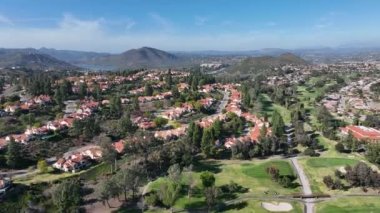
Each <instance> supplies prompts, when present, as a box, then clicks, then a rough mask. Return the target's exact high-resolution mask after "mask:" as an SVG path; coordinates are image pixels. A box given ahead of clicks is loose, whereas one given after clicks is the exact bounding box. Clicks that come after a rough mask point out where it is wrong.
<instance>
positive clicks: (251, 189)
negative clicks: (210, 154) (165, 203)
mask: <svg viewBox="0 0 380 213" xmlns="http://www.w3.org/2000/svg"><path fill="white" fill-rule="evenodd" d="M269 166H276V167H277V168H278V169H279V170H280V174H281V175H294V172H293V170H292V167H291V165H290V164H289V162H288V161H287V160H255V161H238V160H217V161H215V160H214V161H211V160H209V161H206V162H203V163H200V164H197V165H195V168H194V172H192V177H193V179H194V180H195V183H196V189H195V191H196V192H195V193H194V196H192V197H191V198H190V199H189V198H188V197H187V192H186V191H184V192H182V194H181V196H180V198H179V199H178V200H177V201H176V203H175V206H174V207H175V208H176V209H194V208H199V207H202V206H205V205H206V203H205V199H204V196H203V193H202V185H201V181H200V178H199V176H200V173H201V172H202V171H212V172H213V173H214V174H215V178H216V182H215V185H216V186H222V185H225V184H229V183H231V182H232V181H233V182H235V183H237V184H239V185H240V186H242V187H245V188H247V189H248V191H247V192H246V193H243V194H238V196H239V197H240V196H248V197H249V196H251V195H254V196H257V195H263V196H264V195H268V194H269V195H275V194H276V195H277V194H281V195H286V194H293V193H297V192H300V187H299V186H297V185H296V186H295V188H284V187H282V186H281V185H279V184H278V183H276V182H274V181H273V180H272V179H271V178H270V176H269V175H268V174H267V173H266V168H267V167H269ZM189 176H190V174H189V173H184V175H183V177H182V183H183V184H184V185H186V182H187V180H188V178H189ZM163 181H165V178H158V179H157V180H155V181H153V182H151V183H150V184H149V187H148V188H149V190H148V191H150V190H159V188H160V185H161V184H162V182H163ZM295 182H296V181H295ZM245 208H246V207H245ZM245 208H243V209H241V210H242V211H241V212H249V209H246V210H244V209H245ZM247 208H248V207H247ZM260 208H261V207H260ZM243 210H244V211H243ZM231 211H232V210H231Z"/></svg>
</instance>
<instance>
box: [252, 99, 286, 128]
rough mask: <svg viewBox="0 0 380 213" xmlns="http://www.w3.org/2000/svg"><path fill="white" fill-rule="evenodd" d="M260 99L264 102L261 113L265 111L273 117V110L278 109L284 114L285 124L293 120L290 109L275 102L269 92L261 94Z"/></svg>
mask: <svg viewBox="0 0 380 213" xmlns="http://www.w3.org/2000/svg"><path fill="white" fill-rule="evenodd" d="M259 101H260V102H261V104H262V108H261V112H260V114H264V113H265V114H266V115H268V116H269V118H271V116H272V114H273V112H274V111H277V112H278V113H280V115H281V116H282V119H284V122H285V124H287V123H290V122H291V115H290V111H289V110H288V109H286V108H285V107H283V106H281V105H278V104H275V103H273V102H272V100H271V98H270V97H269V96H268V95H267V94H260V97H259Z"/></svg>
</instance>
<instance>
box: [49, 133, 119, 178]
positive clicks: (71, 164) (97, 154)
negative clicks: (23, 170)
mask: <svg viewBox="0 0 380 213" xmlns="http://www.w3.org/2000/svg"><path fill="white" fill-rule="evenodd" d="M112 146H113V148H114V149H115V151H116V152H117V153H119V154H122V153H123V152H124V149H125V141H123V140H119V141H117V142H115V143H113V144H112ZM102 156H103V155H102V150H101V148H100V147H99V146H93V147H90V148H86V149H84V150H80V149H79V150H78V151H75V152H73V154H70V155H68V156H64V157H62V158H59V159H58V160H57V161H56V162H55V163H54V164H53V165H52V166H53V167H54V168H56V169H59V170H61V171H64V172H72V173H75V172H78V171H80V170H82V169H84V168H87V167H89V166H90V165H91V164H92V163H94V162H99V161H100V160H101V158H102Z"/></svg>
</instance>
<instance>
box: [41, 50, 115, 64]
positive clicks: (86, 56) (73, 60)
mask: <svg viewBox="0 0 380 213" xmlns="http://www.w3.org/2000/svg"><path fill="white" fill-rule="evenodd" d="M38 52H40V53H43V54H46V55H50V56H52V57H54V58H56V59H58V60H61V61H65V62H68V63H70V64H75V65H80V64H83V63H86V62H87V61H91V60H93V59H94V58H97V57H103V56H108V55H111V54H110V53H98V52H87V51H76V50H57V49H53V48H40V49H38Z"/></svg>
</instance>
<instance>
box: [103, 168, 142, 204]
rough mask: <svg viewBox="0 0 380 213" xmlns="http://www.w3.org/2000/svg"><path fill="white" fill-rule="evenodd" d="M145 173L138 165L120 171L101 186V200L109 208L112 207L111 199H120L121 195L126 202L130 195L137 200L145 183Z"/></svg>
mask: <svg viewBox="0 0 380 213" xmlns="http://www.w3.org/2000/svg"><path fill="white" fill-rule="evenodd" d="M143 172H144V171H143V170H142V169H141V167H139V165H137V164H133V165H131V166H129V167H127V168H125V169H122V170H120V171H118V172H117V173H116V174H115V175H113V176H112V177H111V178H109V179H107V180H105V181H104V182H102V183H101V184H100V187H99V190H100V193H99V194H100V199H101V200H102V201H103V202H105V203H107V205H108V207H110V204H109V199H111V198H116V197H117V198H119V197H120V195H123V197H124V200H128V197H129V196H128V195H129V194H131V199H132V200H135V199H136V195H137V192H138V188H139V187H140V186H141V185H142V183H143V177H144V174H143Z"/></svg>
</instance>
